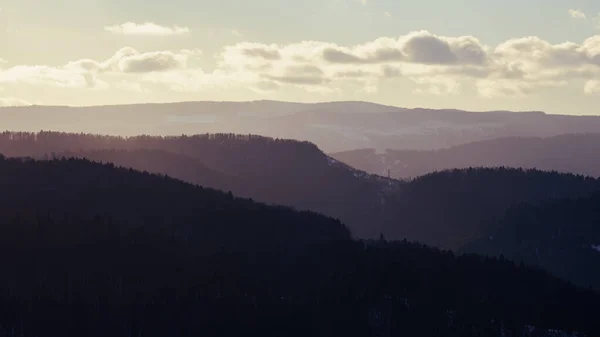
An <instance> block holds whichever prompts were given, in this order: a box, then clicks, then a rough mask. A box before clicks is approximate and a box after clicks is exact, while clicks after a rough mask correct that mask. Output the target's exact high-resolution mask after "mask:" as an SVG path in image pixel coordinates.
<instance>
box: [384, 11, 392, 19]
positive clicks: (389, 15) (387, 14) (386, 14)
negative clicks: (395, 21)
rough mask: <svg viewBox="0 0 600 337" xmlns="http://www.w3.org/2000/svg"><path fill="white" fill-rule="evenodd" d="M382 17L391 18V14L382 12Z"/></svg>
mask: <svg viewBox="0 0 600 337" xmlns="http://www.w3.org/2000/svg"><path fill="white" fill-rule="evenodd" d="M383 15H385V16H387V17H388V18H391V17H392V13H390V12H384V13H383Z"/></svg>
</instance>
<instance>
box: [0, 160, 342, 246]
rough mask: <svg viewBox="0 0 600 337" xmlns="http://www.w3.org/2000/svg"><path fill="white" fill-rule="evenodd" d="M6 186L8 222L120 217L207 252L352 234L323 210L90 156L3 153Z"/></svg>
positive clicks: (2, 200)
mask: <svg viewBox="0 0 600 337" xmlns="http://www.w3.org/2000/svg"><path fill="white" fill-rule="evenodd" d="M0 187H1V188H0V212H1V214H2V218H3V219H5V220H6V219H11V217H13V216H16V217H21V216H27V217H32V218H33V219H35V217H44V216H46V215H47V216H49V217H51V218H52V217H54V216H57V217H62V216H63V214H68V215H69V216H74V217H76V219H88V218H90V219H96V218H94V217H98V219H96V220H97V221H104V220H103V219H104V218H106V219H108V220H107V221H113V220H111V219H114V221H117V222H118V223H122V224H123V225H126V226H128V227H130V228H129V229H133V228H135V229H140V230H147V231H153V232H156V233H164V234H166V235H169V236H173V235H175V236H180V237H184V238H186V240H188V241H189V242H190V243H194V245H195V246H196V247H199V248H201V250H202V251H206V252H214V251H215V249H217V250H218V249H220V248H221V246H224V247H226V248H227V249H229V250H234V249H247V248H248V247H247V245H248V244H251V245H253V246H254V245H256V244H257V243H261V242H262V243H264V244H271V243H273V242H279V243H280V244H281V245H282V246H287V247H294V245H293V243H298V242H304V243H305V244H307V243H310V242H314V241H321V240H326V241H328V240H339V239H349V238H350V235H349V232H348V230H347V229H346V228H345V226H344V225H342V224H341V223H340V222H339V221H337V220H334V219H331V218H327V217H324V216H322V215H319V214H316V213H312V212H297V211H294V210H292V209H289V208H286V207H281V206H267V205H264V204H259V203H256V202H253V201H252V200H247V199H239V198H235V197H234V196H232V195H231V193H223V192H220V191H216V190H211V189H206V188H202V187H195V186H193V185H190V184H188V183H185V182H183V181H179V180H174V179H171V178H168V177H165V176H158V175H151V174H148V173H138V172H136V171H133V170H131V169H124V168H115V167H114V165H113V164H105V165H100V164H96V163H93V162H90V161H88V160H82V159H65V160H49V161H34V160H27V159H7V158H2V159H0ZM32 212H34V213H32ZM290 240H291V241H290ZM288 242H289V245H288Z"/></svg>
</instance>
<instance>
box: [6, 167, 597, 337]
mask: <svg viewBox="0 0 600 337" xmlns="http://www.w3.org/2000/svg"><path fill="white" fill-rule="evenodd" d="M0 173H1V174H0V187H1V188H0V200H2V203H1V205H2V207H1V208H0V212H1V214H2V216H1V217H0V219H2V222H3V224H2V226H0V240H1V244H0V259H1V260H2V263H1V264H0V265H2V272H3V275H2V276H3V277H2V278H0V327H1V328H0V336H38V337H42V336H115V337H119V336H127V337H129V336H150V337H151V336H157V337H159V336H161V337H162V336H168V335H174V336H197V335H221V336H239V335H242V334H250V335H261V336H332V335H347V336H381V335H384V336H385V335H387V336H391V335H404V334H406V335H418V336H457V337H458V336H461V337H462V336H501V335H503V336H546V335H548V332H547V331H548V329H559V330H561V331H564V332H565V333H567V332H572V331H577V332H579V333H580V334H584V335H586V336H597V335H598V334H599V333H600V325H599V323H598V321H597V317H598V315H599V314H600V307H599V306H598V303H600V297H599V295H598V294H597V293H594V292H592V291H591V290H585V289H582V288H576V287H573V286H571V285H569V284H568V283H566V282H564V281H561V280H559V279H556V278H554V277H553V276H550V275H549V274H547V273H546V272H543V271H540V270H537V269H534V268H530V267H526V266H523V265H520V266H517V265H515V264H514V263H512V262H509V261H506V260H504V258H501V259H496V258H481V257H478V256H475V255H465V256H461V257H455V256H454V255H453V254H452V253H451V252H447V251H439V250H436V249H432V248H427V247H425V246H423V245H420V244H415V243H408V242H387V241H385V239H383V238H382V239H381V240H376V241H354V240H352V239H351V238H350V236H349V232H348V231H347V230H346V228H345V227H344V226H343V225H342V224H341V223H340V222H339V221H336V220H334V219H331V218H327V217H324V216H320V215H318V214H314V213H308V212H297V211H293V210H291V209H289V208H285V207H280V206H266V205H263V204H257V203H255V202H253V201H251V200H248V199H239V198H235V197H233V196H232V195H231V194H230V193H224V192H219V191H214V190H211V189H206V188H202V187H198V186H193V185H190V184H187V183H184V182H182V181H179V180H174V179H172V178H168V177H165V176H162V175H151V174H148V173H142V172H137V171H133V170H130V169H124V168H116V167H114V165H112V164H104V165H103V164H98V163H93V162H90V161H87V160H79V159H63V160H60V159H55V160H46V161H34V160H30V159H8V158H0Z"/></svg>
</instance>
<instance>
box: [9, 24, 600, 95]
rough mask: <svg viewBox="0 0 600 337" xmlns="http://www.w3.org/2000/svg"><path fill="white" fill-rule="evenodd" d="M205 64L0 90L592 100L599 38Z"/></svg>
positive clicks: (100, 68)
mask: <svg viewBox="0 0 600 337" xmlns="http://www.w3.org/2000/svg"><path fill="white" fill-rule="evenodd" d="M201 55H202V53H201V52H200V51H199V50H162V51H160V50H159V51H154V52H146V53H141V52H138V51H137V50H135V49H133V48H131V47H125V48H122V49H120V50H118V51H116V52H115V53H114V55H113V56H112V57H110V58H108V59H105V60H92V59H80V60H74V61H71V62H68V63H67V64H65V65H63V66H58V67H50V66H44V65H37V66H36V65H33V66H28V65H21V66H16V67H12V68H7V69H3V70H0V72H1V73H0V85H13V84H19V83H21V84H28V85H53V86H57V87H62V88H94V89H107V88H113V89H115V90H127V91H138V92H148V91H149V90H152V89H154V90H172V91H178V92H197V91H202V90H207V89H214V88H233V87H239V88H248V89H250V90H253V91H255V92H261V93H265V94H266V93H272V92H275V91H277V90H280V89H282V88H287V87H290V88H295V89H297V90H303V91H307V92H311V93H315V92H317V93H322V94H327V93H330V94H339V93H341V92H343V91H344V90H350V91H352V92H364V93H375V92H377V91H378V90H379V87H380V86H383V85H395V84H394V83H399V82H394V81H405V82H406V81H408V83H413V85H414V91H415V92H417V93H419V94H428V95H454V94H459V93H462V92H463V91H464V90H463V89H465V88H466V87H470V88H472V89H474V90H476V91H477V92H478V93H479V94H480V95H481V96H483V97H497V96H507V97H520V96H524V95H529V94H532V93H534V92H535V91H536V90H538V89H539V88H545V87H556V86H565V85H569V84H570V83H573V82H577V83H581V82H582V81H587V84H586V85H585V87H584V88H583V91H584V92H586V93H591V92H596V91H599V90H598V83H599V82H598V81H600V35H598V36H592V37H590V38H588V39H586V40H585V41H583V42H581V43H575V42H563V43H558V44H552V43H550V42H548V41H545V40H542V39H540V38H538V37H523V38H514V39H509V40H507V41H504V42H502V43H500V44H498V45H496V46H487V45H485V44H483V43H482V42H481V41H479V40H478V39H477V38H476V37H473V36H456V37H450V36H440V35H434V34H432V33H429V32H427V31H418V32H411V33H408V34H406V35H402V36H399V37H380V38H377V39H374V40H372V41H367V42H365V43H362V44H357V45H340V44H336V43H331V42H321V41H301V42H297V43H289V44H264V43H253V42H240V43H236V44H232V45H227V46H225V47H223V48H222V49H221V51H220V52H219V53H218V54H217V55H216V58H217V59H216V67H215V69H213V70H211V71H206V70H204V69H201V68H199V67H198V66H196V64H197V62H193V60H196V59H197V58H198V57H200V56H201ZM578 85H580V84H578Z"/></svg>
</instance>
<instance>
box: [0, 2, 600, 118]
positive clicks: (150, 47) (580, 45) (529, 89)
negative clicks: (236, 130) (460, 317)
mask: <svg viewBox="0 0 600 337" xmlns="http://www.w3.org/2000/svg"><path fill="white" fill-rule="evenodd" d="M599 13H600V1H597V0H570V1H567V0H551V1H550V0H527V1H523V0H518V1H517V0H502V1H500V0H485V1H484V0H479V1H476V0H419V1H405V0H402V1H400V0H303V1H289V0H288V1H282V0H253V1H247V0H210V1H208V0H170V1H166V0H162V1H159V0H45V1H39V0H0V106H11V105H28V104H37V105H72V106H82V105H105V104H131V103H143V102H174V101H194V100H210V101H246V100H262V99H268V100H284V101H298V102H315V101H348V100H359V101H371V102H376V103H381V104H389V105H395V106H402V107H411V108H412V107H426V108H453V109H465V110H475V111H481V110H518V111H528V110H536V111H539V110H541V111H546V112H548V113H560V114H575V115H590V114H600V110H599V109H598V108H597V107H599V106H600V16H599Z"/></svg>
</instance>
